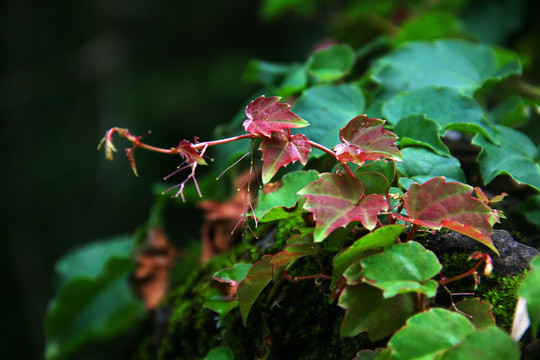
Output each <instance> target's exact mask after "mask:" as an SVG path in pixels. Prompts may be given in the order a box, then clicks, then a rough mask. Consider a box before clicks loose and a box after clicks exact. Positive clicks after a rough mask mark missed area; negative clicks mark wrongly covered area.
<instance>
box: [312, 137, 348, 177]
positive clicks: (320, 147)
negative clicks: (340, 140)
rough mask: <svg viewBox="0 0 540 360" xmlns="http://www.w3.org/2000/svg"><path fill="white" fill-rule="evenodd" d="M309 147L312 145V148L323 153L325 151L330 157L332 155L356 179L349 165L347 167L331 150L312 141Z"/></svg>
mask: <svg viewBox="0 0 540 360" xmlns="http://www.w3.org/2000/svg"><path fill="white" fill-rule="evenodd" d="M309 145H311V146H312V147H314V148H316V149H319V150H322V151H324V152H325V153H327V154H329V155H332V156H333V157H334V158H335V159H336V160H337V161H338V162H339V163H340V164H341V166H342V167H343V168H344V169H345V171H346V172H347V174H349V175H350V176H352V177H355V176H354V173H353V172H352V170H351V168H350V167H349V165H347V163H344V162H342V161H340V160H339V158H338V156H337V154H336V153H335V152H334V151H332V150H330V149H329V148H327V147H326V146H324V145H321V144H319V143H316V142H315V141H311V140H309Z"/></svg>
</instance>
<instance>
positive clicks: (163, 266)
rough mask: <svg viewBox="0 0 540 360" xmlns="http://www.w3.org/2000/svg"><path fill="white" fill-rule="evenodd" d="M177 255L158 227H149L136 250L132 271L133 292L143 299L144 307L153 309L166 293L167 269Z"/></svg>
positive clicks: (167, 284) (167, 283)
mask: <svg viewBox="0 0 540 360" xmlns="http://www.w3.org/2000/svg"><path fill="white" fill-rule="evenodd" d="M176 255H177V251H176V249H175V248H174V247H173V246H172V245H171V244H170V243H169V241H168V240H167V236H166V235H165V233H164V232H163V230H162V229H160V228H153V229H150V230H149V231H148V233H147V236H146V240H145V242H144V243H143V244H142V245H141V247H140V248H139V250H138V251H137V255H136V260H137V263H138V267H137V270H136V271H135V273H134V279H133V281H134V288H135V292H136V293H137V294H138V295H139V296H140V297H141V298H142V299H143V300H144V303H145V305H146V309H148V310H152V309H155V308H156V307H157V306H158V305H159V303H160V302H161V300H162V299H163V297H165V295H166V293H167V289H168V286H169V270H170V268H171V267H172V265H173V262H174V259H175V257H176Z"/></svg>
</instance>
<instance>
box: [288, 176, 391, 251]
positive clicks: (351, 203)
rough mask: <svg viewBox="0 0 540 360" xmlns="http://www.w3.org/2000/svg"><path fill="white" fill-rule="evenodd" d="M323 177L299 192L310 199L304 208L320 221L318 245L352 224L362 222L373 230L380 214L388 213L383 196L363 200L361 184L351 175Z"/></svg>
mask: <svg viewBox="0 0 540 360" xmlns="http://www.w3.org/2000/svg"><path fill="white" fill-rule="evenodd" d="M320 177H321V178H320V179H319V180H316V181H314V182H312V183H311V184H309V185H308V186H306V187H305V188H303V189H302V190H300V191H299V192H298V194H299V195H302V196H305V197H307V201H306V203H305V204H304V208H305V209H306V210H308V211H310V212H312V213H313V217H314V218H315V220H316V221H317V224H316V226H315V232H314V234H313V236H314V238H315V242H319V241H323V240H324V239H325V238H326V237H327V236H328V235H330V233H331V232H332V231H334V230H335V229H337V228H339V227H345V226H346V225H347V224H349V223H350V222H351V221H360V222H361V223H362V225H364V227H365V228H366V229H368V230H373V229H374V228H375V226H376V225H377V215H378V214H379V212H381V211H384V210H387V209H388V204H387V202H386V200H385V198H384V197H383V196H381V195H377V194H371V195H368V196H364V186H363V185H362V183H360V182H359V181H358V180H357V179H356V178H354V177H352V176H350V175H348V174H342V175H338V174H331V173H323V174H321V175H320Z"/></svg>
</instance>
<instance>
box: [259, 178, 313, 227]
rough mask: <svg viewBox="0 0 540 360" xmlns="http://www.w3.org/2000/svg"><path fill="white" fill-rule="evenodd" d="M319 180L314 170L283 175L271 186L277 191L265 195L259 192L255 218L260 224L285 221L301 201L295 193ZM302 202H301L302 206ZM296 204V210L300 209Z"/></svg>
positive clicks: (299, 205) (293, 214)
mask: <svg viewBox="0 0 540 360" xmlns="http://www.w3.org/2000/svg"><path fill="white" fill-rule="evenodd" d="M318 178H319V174H318V173H317V171H315V170H309V171H294V172H291V173H288V174H285V175H284V176H283V178H282V179H281V180H279V181H277V182H275V183H273V184H276V185H275V187H274V188H277V190H275V191H272V192H267V193H265V192H264V190H263V191H261V192H259V196H258V203H257V207H256V208H255V216H256V217H257V218H258V219H259V220H260V221H262V222H266V221H274V220H278V219H285V218H288V217H291V216H295V214H296V212H295V211H291V210H289V209H292V208H293V207H294V206H295V205H296V204H297V202H298V200H300V199H302V197H301V196H300V195H297V194H296V193H297V192H298V191H299V190H300V189H302V188H304V187H305V186H307V185H308V184H310V183H312V182H313V181H315V180H317V179H318ZM303 202H304V200H302V204H303ZM302 204H300V203H298V208H301V207H302Z"/></svg>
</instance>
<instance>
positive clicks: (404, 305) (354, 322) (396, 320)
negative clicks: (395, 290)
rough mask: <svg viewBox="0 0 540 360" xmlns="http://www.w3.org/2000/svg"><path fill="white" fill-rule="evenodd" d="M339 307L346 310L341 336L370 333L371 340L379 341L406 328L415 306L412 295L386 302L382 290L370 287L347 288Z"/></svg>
mask: <svg viewBox="0 0 540 360" xmlns="http://www.w3.org/2000/svg"><path fill="white" fill-rule="evenodd" d="M338 305H339V306H341V307H342V308H344V309H346V310H347V311H346V313H345V317H344V318H343V322H342V323H341V336H356V335H358V334H360V333H362V332H365V331H367V333H368V337H369V339H370V340H371V341H376V340H380V339H382V338H384V337H386V336H388V335H390V334H391V333H393V332H394V331H396V330H397V329H399V328H400V327H401V326H403V324H404V323H405V321H406V320H407V318H408V317H409V316H411V315H412V314H414V312H415V306H416V304H415V299H414V298H413V297H412V296H411V294H403V295H398V296H394V297H393V298H391V299H385V298H384V297H383V295H382V291H381V290H379V289H377V288H375V287H373V286H370V285H367V284H361V285H355V286H348V287H347V288H346V289H345V291H344V292H343V294H342V295H341V296H340V298H339V302H338Z"/></svg>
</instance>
